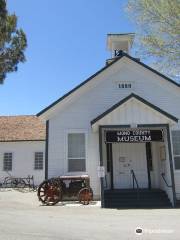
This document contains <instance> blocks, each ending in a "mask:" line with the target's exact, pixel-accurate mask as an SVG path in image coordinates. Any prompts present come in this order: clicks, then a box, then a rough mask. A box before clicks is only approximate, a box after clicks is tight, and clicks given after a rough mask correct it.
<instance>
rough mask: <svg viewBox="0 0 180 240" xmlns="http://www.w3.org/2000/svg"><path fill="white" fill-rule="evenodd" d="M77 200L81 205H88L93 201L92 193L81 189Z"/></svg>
mask: <svg viewBox="0 0 180 240" xmlns="http://www.w3.org/2000/svg"><path fill="white" fill-rule="evenodd" d="M78 200H79V202H80V203H82V204H83V205H88V204H89V203H90V202H91V201H92V200H93V191H92V189H91V188H87V187H85V188H82V189H81V190H80V191H79V193H78Z"/></svg>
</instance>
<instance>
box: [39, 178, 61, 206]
mask: <svg viewBox="0 0 180 240" xmlns="http://www.w3.org/2000/svg"><path fill="white" fill-rule="evenodd" d="M37 195H38V198H39V201H41V202H42V203H43V204H44V205H48V206H52V205H55V204H57V203H58V202H59V201H61V199H62V188H61V186H60V185H59V184H56V183H55V182H53V181H51V180H45V181H44V182H42V183H41V184H40V185H39V187H38V191H37Z"/></svg>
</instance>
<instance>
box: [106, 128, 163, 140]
mask: <svg viewBox="0 0 180 240" xmlns="http://www.w3.org/2000/svg"><path fill="white" fill-rule="evenodd" d="M152 141H156V142H163V141H164V138H163V130H144V129H134V130H119V131H107V132H106V134H105V142H106V143H118V142H119V143H120V142H125V143H126V142H127V143H129V142H132V143H134V142H152Z"/></svg>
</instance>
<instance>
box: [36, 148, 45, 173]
mask: <svg viewBox="0 0 180 240" xmlns="http://www.w3.org/2000/svg"><path fill="white" fill-rule="evenodd" d="M37 153H42V168H36V154H37ZM38 161H39V159H38ZM38 166H39V163H38ZM34 170H35V171H42V170H44V152H43V151H36V152H34Z"/></svg>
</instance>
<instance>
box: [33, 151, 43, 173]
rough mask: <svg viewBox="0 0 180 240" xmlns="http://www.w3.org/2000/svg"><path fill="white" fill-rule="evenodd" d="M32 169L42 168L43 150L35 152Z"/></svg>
mask: <svg viewBox="0 0 180 240" xmlns="http://www.w3.org/2000/svg"><path fill="white" fill-rule="evenodd" d="M34 169H35V170H42V169H43V152H35V159H34Z"/></svg>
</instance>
